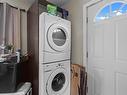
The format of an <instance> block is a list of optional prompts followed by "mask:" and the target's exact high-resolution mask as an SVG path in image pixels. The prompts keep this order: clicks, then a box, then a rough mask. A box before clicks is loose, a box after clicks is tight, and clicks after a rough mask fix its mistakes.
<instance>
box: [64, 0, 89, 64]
mask: <svg viewBox="0 0 127 95" xmlns="http://www.w3.org/2000/svg"><path fill="white" fill-rule="evenodd" d="M88 1H90V0H69V2H68V3H67V4H66V5H65V6H63V7H64V8H65V9H67V10H68V11H69V13H70V15H69V20H70V21H71V22H72V63H76V64H83V40H82V39H83V38H82V36H83V5H84V4H85V3H87V2H88Z"/></svg>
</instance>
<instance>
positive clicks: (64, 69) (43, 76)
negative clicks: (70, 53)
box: [39, 60, 70, 95]
mask: <svg viewBox="0 0 127 95" xmlns="http://www.w3.org/2000/svg"><path fill="white" fill-rule="evenodd" d="M40 72H41V73H39V95H70V61H69V60H68V61H62V62H57V63H53V64H45V65H43V64H41V65H40ZM42 72H43V73H42Z"/></svg>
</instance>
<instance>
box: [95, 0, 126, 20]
mask: <svg viewBox="0 0 127 95" xmlns="http://www.w3.org/2000/svg"><path fill="white" fill-rule="evenodd" d="M126 13H127V4H126V3H125V2H119V1H117V2H113V3H110V4H108V5H106V6H105V7H103V8H102V9H101V10H99V12H98V13H97V15H96V17H95V18H94V21H95V22H96V21H101V20H105V19H109V18H112V17H114V16H119V15H123V14H126Z"/></svg>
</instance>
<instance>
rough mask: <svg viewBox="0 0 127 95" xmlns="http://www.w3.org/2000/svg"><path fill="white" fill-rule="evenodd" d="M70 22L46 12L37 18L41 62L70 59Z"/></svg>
mask: <svg viewBox="0 0 127 95" xmlns="http://www.w3.org/2000/svg"><path fill="white" fill-rule="evenodd" d="M70 50H71V22H70V21H68V20H65V19H62V18H60V17H57V16H53V15H51V14H48V13H45V12H44V13H42V14H40V18H39V53H40V54H39V56H40V59H39V60H40V62H41V63H43V64H46V63H52V62H58V61H65V60H70Z"/></svg>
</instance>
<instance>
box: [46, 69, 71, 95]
mask: <svg viewBox="0 0 127 95" xmlns="http://www.w3.org/2000/svg"><path fill="white" fill-rule="evenodd" d="M68 77H69V76H68V73H67V72H66V70H65V69H64V68H59V69H57V70H55V71H54V72H53V73H52V74H51V76H50V77H49V79H48V81H47V87H46V90H47V94H48V95H62V94H63V93H64V92H65V90H66V89H67V87H68V79H69V78H68Z"/></svg>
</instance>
